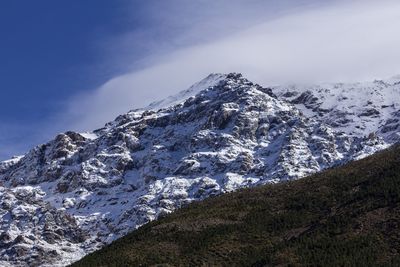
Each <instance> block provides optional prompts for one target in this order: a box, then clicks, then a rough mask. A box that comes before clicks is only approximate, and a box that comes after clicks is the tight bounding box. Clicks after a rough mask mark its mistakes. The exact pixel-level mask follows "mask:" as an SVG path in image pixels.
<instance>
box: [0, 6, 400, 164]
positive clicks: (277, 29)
mask: <svg viewBox="0 0 400 267" xmlns="http://www.w3.org/2000/svg"><path fill="white" fill-rule="evenodd" d="M349 2H351V3H349ZM399 11H400V7H399V4H398V3H396V1H383V2H380V3H378V4H377V3H376V1H357V0H355V1H334V0H330V1H317V0H302V1H299V0H297V1H294V0H279V1H278V0H269V1H264V0H246V1H245V0H229V1H228V0H198V1H185V0H165V1H161V0H158V1H157V0H148V1H139V0H137V1H134V0H113V1H108V0H88V1H78V0H72V1H54V0H38V1H28V0H25V1H22V0H16V1H3V2H2V3H1V4H0V36H1V42H0V59H1V64H0V86H1V89H0V160H1V159H6V158H8V157H10V156H12V155H14V154H23V153H25V152H26V151H27V150H29V149H30V148H31V147H32V146H33V145H36V144H39V143H42V142H45V141H48V140H50V139H51V138H52V137H53V136H54V135H55V134H57V133H58V132H62V131H66V130H77V131H87V130H93V129H95V128H98V127H101V126H102V125H103V124H104V123H106V122H107V121H109V120H111V119H113V118H114V117H115V116H117V115H118V114H120V113H123V112H126V111H128V110H129V109H132V108H136V107H141V106H143V105H145V104H147V103H149V102H151V101H154V100H158V99H160V98H162V97H166V96H168V95H170V94H173V93H176V92H178V91H180V90H183V89H186V87H188V86H190V85H191V84H192V83H194V82H196V81H197V80H199V79H201V78H203V77H204V76H206V75H207V74H208V73H210V72H230V71H238V72H243V73H244V74H245V75H246V76H248V77H250V78H251V79H253V80H255V81H256V82H260V83H263V84H276V83H289V82H320V81H337V80H341V81H348V80H365V79H374V78H381V77H382V78H383V77H389V76H391V75H395V74H399V73H400V66H399V64H400V63H399V62H400V55H399V53H398V52H397V50H398V49H397V47H399V45H400V40H399V38H398V37H397V36H398V34H397V32H398V30H397V28H398V27H397V25H399V23H400V20H399V18H398V15H397V14H399V13H398V12H399Z"/></svg>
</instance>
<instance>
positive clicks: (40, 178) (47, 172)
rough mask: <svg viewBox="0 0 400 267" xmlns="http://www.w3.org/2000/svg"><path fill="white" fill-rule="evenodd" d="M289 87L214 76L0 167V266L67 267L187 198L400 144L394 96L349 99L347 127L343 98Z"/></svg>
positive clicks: (304, 172) (280, 178) (63, 136)
mask: <svg viewBox="0 0 400 267" xmlns="http://www.w3.org/2000/svg"><path fill="white" fill-rule="evenodd" d="M360 88H361V86H360ZM363 88H364V87H363ZM379 88H381V87H379ZM385 88H387V87H385ZM390 88H391V89H390V90H392V89H393V90H392V91H390V90H388V91H390V92H393V94H395V96H399V95H400V94H398V93H399V91H398V88H399V87H398V86H397V87H396V85H392V87H390ZM395 88H396V89H395ZM289 89H290V90H288V89H287V88H286V89H284V88H278V87H277V88H264V87H262V86H260V85H257V84H253V83H252V82H250V81H248V80H247V79H245V78H243V77H242V76H241V75H240V74H235V73H231V74H228V75H220V74H213V75H210V76H209V77H207V78H206V79H205V80H203V81H201V82H199V83H198V84H196V85H194V86H193V87H191V88H190V89H188V90H186V91H184V92H182V93H181V94H178V95H177V96H174V97H171V98H169V99H166V100H164V101H161V102H157V103H153V104H152V105H150V106H149V107H148V108H146V109H141V110H134V111H130V112H128V113H127V114H124V115H121V116H119V117H118V118H117V119H116V120H115V121H113V122H110V123H108V124H106V126H105V127H104V128H102V129H99V130H96V131H94V132H93V133H91V134H80V133H75V132H66V133H63V134H60V135H58V136H57V137H56V138H55V139H54V140H52V141H50V142H49V143H47V144H43V145H40V146H38V147H36V148H34V149H32V150H31V151H30V152H28V153H27V154H26V155H25V156H23V157H20V158H15V159H12V160H9V161H6V162H3V163H0V198H1V201H0V203H1V206H0V229H1V235H0V238H1V241H0V264H1V265H2V266H3V265H4V266H8V265H12V266H64V265H67V264H68V263H70V262H72V261H75V260H78V259H79V258H81V257H82V256H84V255H85V254H87V253H89V252H91V251H93V250H96V249H98V248H100V247H102V246H103V245H104V244H108V243H110V242H111V241H113V240H115V239H116V238H118V237H121V236H123V235H125V234H126V233H128V232H129V231H131V230H133V229H135V228H137V227H138V226H140V225H142V224H144V223H146V222H148V221H150V220H154V219H155V218H157V217H159V216H161V215H163V214H166V213H169V212H172V211H173V210H175V209H176V208H178V207H180V206H181V205H185V204H187V203H189V202H191V201H195V200H201V199H204V198H207V197H209V196H212V195H216V194H221V193H225V192H229V191H232V190H235V189H238V188H242V187H248V186H254V185H258V184H266V183H276V182H280V181H285V180H290V179H297V178H300V177H304V176H306V175H308V174H311V173H315V172H318V171H320V170H322V169H325V168H329V167H332V166H335V165H338V164H342V163H344V162H347V161H349V160H352V159H357V158H361V157H364V156H366V155H370V154H372V153H374V152H376V151H378V150H381V149H383V148H386V147H387V146H389V145H390V144H392V143H394V142H396V140H398V139H397V138H398V125H399V124H398V122H399V106H398V104H397V103H393V107H390V112H389V111H388V112H386V111H385V113H384V114H385V117H384V118H383V117H382V118H380V119H379V120H377V119H376V116H379V115H381V114H382V113H381V110H382V109H383V108H382V107H381V108H380V109H378V112H379V114H377V113H376V112H372V111H371V112H369V111H367V113H365V114H364V113H360V112H361V111H360V110H359V109H358V105H356V106H354V107H350V106H349V109H348V112H350V110H351V109H352V108H353V110H354V111H352V112H353V113H354V114H356V116H354V119H353V121H349V118H348V117H345V120H347V122H346V121H341V118H342V117H341V116H339V115H338V116H335V114H337V113H338V112H340V111H343V108H342V107H339V104H338V103H342V102H341V101H340V100H338V99H337V98H335V99H336V100H337V101H336V103H337V104H336V106H335V105H333V104H332V105H331V106H326V105H327V104H326V103H328V102H329V101H330V99H332V98H333V97H331V94H332V91H333V89H332V91H330V92H329V93H328V92H327V91H324V90H321V91H318V90H316V91H314V89H313V88H311V89H310V90H311V92H312V93H311V94H310V93H308V92H307V91H301V90H300V89H298V88H294V87H293V88H292V87H291V88H289ZM365 90H366V91H360V92H359V94H360V95H363V94H366V92H369V90H371V89H370V88H366V89H365ZM396 90H397V91H396ZM316 92H318V94H317V93H316ZM348 92H351V93H353V92H352V91H351V90H350V91H348ZM374 92H376V91H374ZM378 92H379V90H378ZM325 93H326V96H325ZM377 94H378V93H377ZM396 94H397V95H396ZM328 95H329V97H327V96H328ZM345 97H346V96H345ZM327 99H329V101H328V100H327ZM394 99H395V98H394ZM329 103H330V102H329ZM332 103H333V102H332ZM345 103H347V102H345ZM389 104H390V103H389ZM371 105H372V104H371ZM385 105H386V104H385ZM390 105H392V104H390ZM368 108H370V109H371V110H372V109H376V107H375V106H374V107H372V106H371V107H367V108H364V109H363V110H364V111H365V110H367V109H368ZM396 109H397V112H396ZM388 110H389V109H388ZM387 114H388V115H387ZM351 118H353V117H351ZM355 118H357V120H356V119H355ZM371 121H372V122H371ZM376 121H378V122H377V123H376V125H375V124H373V123H375V122H376ZM346 123H347V124H346ZM350 123H353V125H354V126H355V127H354V130H353V131H346V129H347V128H348V127H349V124H350ZM372 124H373V125H375V126H376V127H375V128H373V127H372V128H368V131H367V130H366V128H367V127H365V128H363V129H362V131H361V130H360V131H358V130H357V129H358V128H357V126H358V125H361V126H360V127H364V125H368V127H369V125H372ZM369 130H372V131H371V132H369Z"/></svg>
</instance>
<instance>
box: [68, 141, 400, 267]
mask: <svg viewBox="0 0 400 267" xmlns="http://www.w3.org/2000/svg"><path fill="white" fill-rule="evenodd" d="M399 201H400V146H398V145H397V146H394V147H392V148H390V149H388V150H385V151H383V152H380V153H377V154H375V155H373V156H370V157H368V158H365V159H363V160H360V161H355V162H351V163H349V164H347V165H345V166H342V167H338V168H333V169H329V170H326V171H324V172H322V173H319V174H315V175H313V176H310V177H308V178H305V179H301V180H297V181H291V182H286V183H281V184H276V185H265V186H260V187H256V188H251V189H241V190H239V191H237V192H234V193H229V194H225V195H221V196H217V197H212V198H209V199H206V200H204V201H202V202H197V203H192V204H190V205H188V206H187V207H185V208H182V209H180V210H178V211H176V212H175V213H172V214H170V215H167V216H165V217H163V218H161V219H159V220H157V221H154V222H151V223H148V224H146V225H144V226H143V227H141V228H139V229H138V230H136V231H134V232H132V233H131V234H129V235H127V236H125V237H123V238H121V239H119V240H117V241H115V242H114V243H112V244H111V245H109V246H107V247H105V248H104V249H102V250H100V251H97V252H94V253H92V254H90V255H88V256H86V257H85V258H83V259H82V260H81V261H79V262H77V263H75V264H73V265H72V266H73V267H79V266H287V265H289V266H399V265H400V256H399V252H400V231H399V230H400V206H399Z"/></svg>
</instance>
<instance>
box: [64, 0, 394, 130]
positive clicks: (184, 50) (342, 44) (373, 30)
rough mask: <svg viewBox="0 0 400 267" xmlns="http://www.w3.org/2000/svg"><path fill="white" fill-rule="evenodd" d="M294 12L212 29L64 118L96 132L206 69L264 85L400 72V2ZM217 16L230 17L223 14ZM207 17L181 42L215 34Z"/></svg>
mask: <svg viewBox="0 0 400 267" xmlns="http://www.w3.org/2000/svg"><path fill="white" fill-rule="evenodd" d="M205 2H207V1H203V3H205ZM208 2H210V1H208ZM225 3H227V2H226V1H225ZM220 4H221V2H220ZM257 4H260V3H259V2H257ZM222 6H223V5H222ZM264 7H265V6H264ZM220 8H221V6H220ZM297 8H298V9H295V10H293V9H292V10H291V12H289V13H287V14H285V13H284V12H282V13H281V14H280V15H279V16H273V14H270V15H268V16H267V15H265V14H264V15H263V14H262V12H256V13H254V15H257V16H258V17H256V18H251V19H249V18H248V16H247V15H246V16H243V17H239V18H238V19H237V20H238V21H240V22H241V23H244V24H245V25H246V26H247V27H248V28H247V29H243V28H240V27H239V26H237V27H238V29H237V30H236V31H233V32H232V31H227V32H228V34H224V33H223V31H220V30H221V29H218V33H219V36H213V38H211V39H210V38H208V37H207V36H206V37H205V39H206V41H205V42H202V43H197V44H195V45H189V46H185V47H180V46H177V48H176V49H175V50H174V49H172V51H171V50H170V51H168V52H169V53H168V54H167V55H165V54H163V55H159V54H158V55H157V57H155V58H154V57H152V58H151V60H149V62H150V63H148V64H147V65H148V66H147V67H146V68H144V69H141V70H136V71H132V72H129V73H126V74H124V75H121V76H118V77H115V78H113V79H111V80H110V81H108V82H107V83H105V84H104V85H102V86H101V87H100V88H98V89H97V90H95V91H93V92H92V93H90V94H88V95H85V96H79V98H76V99H74V101H72V102H71V103H70V106H69V109H68V111H67V113H66V117H67V118H70V119H71V118H73V119H72V120H73V122H72V124H71V127H72V128H76V129H91V128H95V127H99V126H101V125H102V124H103V123H104V122H105V121H107V120H111V119H113V117H115V116H116V115H118V114H120V113H123V112H126V111H128V110H129V109H132V108H137V107H143V106H144V105H146V104H148V103H149V102H151V101H153V100H156V99H160V98H163V97H166V96H168V95H170V94H173V93H175V92H177V91H179V90H182V89H185V88H186V87H188V86H189V85H190V84H191V83H193V82H195V81H197V80H199V79H201V78H202V77H204V76H206V75H207V74H209V73H210V72H224V73H225V72H232V71H235V72H242V73H244V74H245V75H246V76H248V77H249V78H251V79H254V80H255V81H257V82H259V83H262V84H265V85H268V84H277V83H287V82H320V81H354V80H367V79H374V78H381V77H389V76H391V75H394V74H396V73H400V53H399V52H398V47H399V45H400V37H399V35H398V34H397V32H398V25H400V16H399V15H398V14H400V3H397V2H392V1H390V2H389V1H387V2H383V3H382V2H379V3H374V2H368V1H362V2H357V1H356V2H352V3H346V2H332V3H330V4H329V5H325V6H318V5H317V6H313V5H308V6H307V9H304V8H301V6H300V8H299V6H297ZM219 10H223V9H219ZM235 10H236V7H235ZM284 10H285V9H284ZM247 12H248V13H249V12H250V11H247ZM169 15H171V16H172V17H173V14H169ZM221 17H223V18H224V19H228V20H232V21H234V20H235V17H229V15H228V14H224V13H221ZM201 18H202V19H201ZM165 19H167V18H165ZM180 19H183V18H182V17H180ZM208 19H209V20H211V18H208V17H207V15H205V16H204V17H201V16H199V17H197V18H196V23H199V24H196V23H194V24H193V25H190V26H191V27H189V28H190V29H191V30H190V31H189V32H190V34H189V35H190V37H188V36H186V38H188V39H189V41H186V43H190V40H192V39H193V38H196V37H195V36H197V35H199V34H203V35H213V34H212V33H209V30H208V31H207V30H206V29H204V27H202V24H201V21H203V20H204V21H207V20H208ZM244 21H246V22H247V24H246V23H245V22H244ZM249 21H250V22H249ZM169 23H171V22H169ZM174 23H176V21H175V22H174ZM174 23H173V24H174ZM231 23H232V25H233V24H235V23H234V22H231ZM206 24H208V23H206ZM223 24H224V26H226V25H229V22H224V23H223ZM249 24H250V25H251V26H250V25H249ZM218 25H219V24H218ZM235 25H237V24H235ZM209 26H211V25H209ZM217 28H218V27H217ZM186 30H187V29H186ZM184 37H185V36H184ZM184 37H181V38H184ZM169 49H171V47H169ZM145 65H146V64H145Z"/></svg>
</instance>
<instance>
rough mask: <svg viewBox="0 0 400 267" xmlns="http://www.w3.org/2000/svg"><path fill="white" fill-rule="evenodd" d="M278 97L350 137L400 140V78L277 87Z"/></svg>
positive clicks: (390, 140)
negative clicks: (376, 135)
mask: <svg viewBox="0 0 400 267" xmlns="http://www.w3.org/2000/svg"><path fill="white" fill-rule="evenodd" d="M272 90H273V91H274V92H275V93H276V94H277V95H278V97H279V98H281V99H285V100H288V101H289V102H291V103H293V104H295V106H296V107H297V108H299V109H300V110H301V111H302V112H303V113H304V114H306V115H307V116H308V117H312V118H315V119H317V120H321V121H323V122H325V123H327V124H328V125H330V126H331V127H333V128H335V129H336V130H338V131H343V132H345V133H346V134H349V135H357V136H361V135H368V134H378V135H379V136H382V137H383V138H384V139H385V140H387V141H388V142H394V141H399V140H400V135H399V131H400V124H399V119H400V117H399V114H400V77H394V78H392V79H388V80H376V81H374V82H364V83H353V84H343V83H337V84H322V85H316V86H315V85H314V86H305V85H302V86H298V85H291V86H279V87H275V88H273V89H272Z"/></svg>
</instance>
